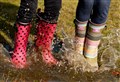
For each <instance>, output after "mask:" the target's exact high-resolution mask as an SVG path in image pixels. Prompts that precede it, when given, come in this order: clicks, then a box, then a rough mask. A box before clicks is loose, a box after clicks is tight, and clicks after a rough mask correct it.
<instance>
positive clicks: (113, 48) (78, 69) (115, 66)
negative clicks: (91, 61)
mask: <svg viewBox="0 0 120 82" xmlns="http://www.w3.org/2000/svg"><path fill="white" fill-rule="evenodd" d="M64 40H65V46H64V50H63V51H60V52H59V54H57V55H56V56H61V57H63V58H66V56H67V62H66V61H65V60H64V61H61V64H60V65H59V66H54V67H48V66H47V65H45V64H44V62H41V60H42V59H41V57H40V56H39V57H38V56H37V55H36V53H35V52H34V53H32V54H34V55H29V56H28V59H29V61H32V64H31V65H30V67H29V68H26V69H15V68H13V67H11V63H10V62H8V61H7V60H5V59H6V56H5V55H7V51H4V50H5V49H4V47H3V46H2V45H0V78H1V80H0V82H120V29H115V30H113V31H112V32H111V33H110V34H108V35H106V36H103V39H102V41H101V44H100V47H99V58H98V59H99V66H100V69H99V71H96V72H84V70H83V69H92V68H89V66H88V67H85V65H86V63H85V61H84V59H83V58H82V56H80V55H78V54H77V53H76V52H74V50H73V40H72V39H70V38H69V39H68V38H65V39H64ZM36 56H37V57H36ZM37 58H39V59H38V60H37Z"/></svg>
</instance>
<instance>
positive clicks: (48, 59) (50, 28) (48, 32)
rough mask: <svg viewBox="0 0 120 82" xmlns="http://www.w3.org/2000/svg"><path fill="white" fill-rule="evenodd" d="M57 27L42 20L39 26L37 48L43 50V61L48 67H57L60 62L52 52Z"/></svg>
mask: <svg viewBox="0 0 120 82" xmlns="http://www.w3.org/2000/svg"><path fill="white" fill-rule="evenodd" d="M56 25H57V24H51V23H48V22H45V21H43V20H40V21H39V23H38V25H37V31H38V32H37V40H36V46H37V47H38V48H39V49H41V54H42V58H43V61H44V62H45V63H46V64H48V65H56V64H57V62H58V61H57V60H56V59H55V58H54V57H53V55H52V52H51V44H52V40H53V34H54V32H55V29H56Z"/></svg>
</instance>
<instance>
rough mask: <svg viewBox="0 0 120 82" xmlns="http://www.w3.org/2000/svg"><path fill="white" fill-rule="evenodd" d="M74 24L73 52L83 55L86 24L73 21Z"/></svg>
mask: <svg viewBox="0 0 120 82" xmlns="http://www.w3.org/2000/svg"><path fill="white" fill-rule="evenodd" d="M74 23H75V51H76V52H77V53H80V54H82V55H83V47H84V40H85V34H86V26H87V22H80V21H78V20H77V19H75V20H74Z"/></svg>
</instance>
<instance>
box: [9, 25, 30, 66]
mask: <svg viewBox="0 0 120 82" xmlns="http://www.w3.org/2000/svg"><path fill="white" fill-rule="evenodd" d="M16 27H17V32H16V34H15V46H14V51H13V54H12V58H11V61H12V64H13V65H14V66H15V67H16V68H24V67H25V66H26V47H27V43H28V36H29V32H30V27H31V25H30V24H28V25H21V24H16Z"/></svg>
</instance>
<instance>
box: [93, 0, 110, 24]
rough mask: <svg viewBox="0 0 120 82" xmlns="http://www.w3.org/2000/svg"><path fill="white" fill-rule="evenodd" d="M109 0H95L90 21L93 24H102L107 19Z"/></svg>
mask: <svg viewBox="0 0 120 82" xmlns="http://www.w3.org/2000/svg"><path fill="white" fill-rule="evenodd" d="M109 6H110V0H96V1H95V4H94V7H93V14H92V16H91V22H93V23H95V24H104V23H105V22H106V20H107V16H108V11H109Z"/></svg>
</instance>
